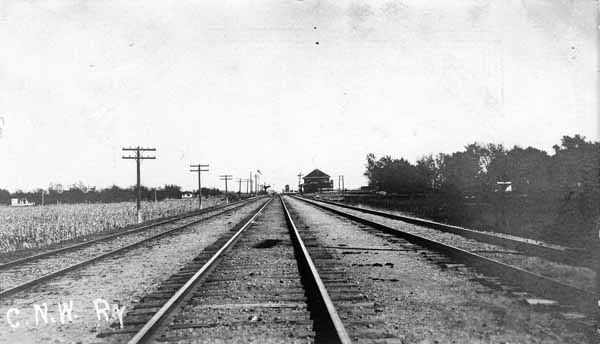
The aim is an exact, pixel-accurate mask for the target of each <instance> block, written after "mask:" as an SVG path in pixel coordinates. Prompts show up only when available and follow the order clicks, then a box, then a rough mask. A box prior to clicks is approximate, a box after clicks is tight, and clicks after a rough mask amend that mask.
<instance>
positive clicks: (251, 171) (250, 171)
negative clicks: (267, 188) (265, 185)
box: [249, 171, 254, 193]
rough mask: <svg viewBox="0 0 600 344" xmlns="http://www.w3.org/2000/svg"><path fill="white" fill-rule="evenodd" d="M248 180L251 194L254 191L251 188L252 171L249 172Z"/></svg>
mask: <svg viewBox="0 0 600 344" xmlns="http://www.w3.org/2000/svg"><path fill="white" fill-rule="evenodd" d="M249 180H250V193H252V192H253V190H254V189H253V188H252V171H250V179H249Z"/></svg>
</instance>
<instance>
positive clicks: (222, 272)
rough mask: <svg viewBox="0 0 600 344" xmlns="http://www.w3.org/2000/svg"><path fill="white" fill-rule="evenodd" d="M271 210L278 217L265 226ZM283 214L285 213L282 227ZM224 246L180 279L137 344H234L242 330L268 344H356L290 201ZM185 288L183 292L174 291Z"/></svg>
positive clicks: (252, 222)
mask: <svg viewBox="0 0 600 344" xmlns="http://www.w3.org/2000/svg"><path fill="white" fill-rule="evenodd" d="M269 205H270V208H269V211H270V212H271V213H270V214H271V216H269V217H267V215H263V216H262V217H260V218H259V215H260V214H261V212H263V211H265V209H266V208H267V207H268V206H269ZM276 208H282V209H283V213H284V214H283V215H284V217H285V219H283V222H282V219H281V217H282V216H281V213H280V212H278V211H277V210H275V209H276ZM286 227H287V229H286ZM286 233H287V234H286ZM276 238H277V239H276ZM223 241H224V240H221V244H219V245H218V247H215V248H213V250H216V252H212V253H211V255H210V256H208V255H206V253H205V254H204V255H203V254H201V255H200V256H198V257H197V258H196V259H197V260H204V263H203V264H202V266H200V267H198V268H197V269H196V268H194V269H192V268H190V267H187V268H185V269H184V270H183V271H181V272H180V273H179V274H177V275H175V276H173V278H172V280H171V282H169V283H170V284H169V287H168V288H167V289H169V290H171V291H172V294H171V295H172V296H171V297H170V298H169V299H168V300H166V301H165V302H164V303H163V305H162V307H160V309H158V311H156V312H155V313H154V315H153V316H152V317H151V318H150V319H149V320H147V321H144V322H143V324H141V325H142V326H141V328H140V329H139V330H137V331H136V333H135V335H134V336H133V338H131V340H130V341H129V343H130V344H136V343H146V342H155V341H164V340H166V341H178V342H181V341H183V342H187V341H201V340H204V341H212V340H219V339H220V340H222V341H228V340H232V338H231V337H227V336H232V335H234V334H233V332H235V331H239V329H240V328H243V329H244V330H243V331H242V332H243V333H244V335H245V336H258V337H257V338H263V339H267V338H268V340H269V342H271V341H275V342H313V341H316V342H324V343H350V342H351V340H350V337H349V335H348V333H347V332H346V330H345V328H344V325H343V323H342V320H341V319H340V317H339V315H338V313H337V310H336V308H335V306H334V303H333V301H332V299H331V298H330V296H329V293H328V291H327V290H326V289H325V284H324V282H323V280H322V279H321V276H320V275H319V272H318V271H317V268H316V267H315V263H314V262H313V259H312V258H311V256H310V255H309V252H308V250H307V247H306V245H305V244H304V242H303V240H302V238H301V237H300V234H299V232H298V230H297V228H296V227H295V225H294V222H293V221H292V218H291V216H290V213H289V211H288V209H287V207H286V206H285V203H284V202H283V199H281V205H280V206H278V205H277V204H274V203H272V200H270V201H269V202H268V203H267V204H265V205H264V206H263V207H261V208H260V209H259V210H258V211H257V212H256V214H254V215H253V216H252V217H251V218H250V219H249V220H248V221H247V222H245V224H243V225H242V226H241V227H240V228H239V229H237V230H236V231H235V233H233V234H232V235H231V236H230V237H229V238H228V239H227V240H226V242H224V243H223ZM196 259H195V260H196ZM267 261H271V262H273V263H272V264H267ZM184 276H186V278H185V282H184V283H183V281H184V278H183V277H184ZM178 281H180V282H181V283H183V284H182V286H180V287H178V288H176V289H174V288H172V284H173V283H180V282H178ZM246 283H247V284H246ZM241 285H246V286H247V290H240V289H239V288H240V286H241ZM200 287H201V288H200ZM163 293H166V290H165V291H164V292H163ZM236 295H237V296H236ZM250 301H253V302H250ZM161 302H162V301H161ZM249 302H250V303H249ZM151 306H152V305H151V304H150V305H148V307H151ZM144 309H145V308H144V307H143V305H142V307H140V311H142V312H143V310H144ZM199 310H200V313H199ZM248 312H249V313H248ZM132 314H133V315H134V316H135V315H136V314H138V316H139V314H142V313H136V310H134V311H133V313H132ZM248 314H250V318H249V319H244V317H246V318H248ZM252 314H255V315H252ZM216 315H218V316H216ZM128 316H129V314H128ZM221 318H223V320H219V319H221ZM126 321H127V317H126ZM135 323H136V324H137V323H138V322H135ZM236 324H237V325H236ZM232 326H233V327H232ZM223 329H224V330H223ZM202 331H208V333H210V334H206V333H204V332H202ZM202 333H204V334H203V335H202ZM207 336H210V337H207ZM261 336H262V337H261ZM265 336H266V337H265ZM251 339H252V338H245V337H244V338H237V340H239V341H245V340H251ZM254 339H256V338H254Z"/></svg>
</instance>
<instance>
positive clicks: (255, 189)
mask: <svg viewBox="0 0 600 344" xmlns="http://www.w3.org/2000/svg"><path fill="white" fill-rule="evenodd" d="M254 195H255V196H257V195H258V174H255V175H254Z"/></svg>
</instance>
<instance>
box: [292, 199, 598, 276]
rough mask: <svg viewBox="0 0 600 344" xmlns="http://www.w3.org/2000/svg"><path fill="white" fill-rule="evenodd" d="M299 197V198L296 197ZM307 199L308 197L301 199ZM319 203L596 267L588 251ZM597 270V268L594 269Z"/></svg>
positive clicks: (558, 260)
mask: <svg viewBox="0 0 600 344" xmlns="http://www.w3.org/2000/svg"><path fill="white" fill-rule="evenodd" d="M296 197H298V196H296ZM301 198H306V197H301ZM307 199H311V200H314V201H318V202H323V203H327V204H331V205H335V206H338V207H342V208H346V209H352V210H355V211H360V212H363V213H367V214H371V215H377V216H382V217H386V218H390V219H393V220H400V221H403V222H406V223H410V224H413V225H418V226H424V227H428V228H432V229H436V230H439V231H442V232H447V233H452V234H456V235H460V236H463V237H465V238H470V239H474V240H477V241H481V242H486V243H489V244H493V245H499V246H503V247H506V248H509V249H513V250H518V251H523V252H527V254H529V255H535V256H538V257H542V258H546V259H549V260H552V261H555V262H560V263H567V264H572V265H576V266H586V267H594V266H593V262H592V261H591V259H592V257H591V255H590V253H589V252H587V251H580V250H577V249H573V248H569V247H560V246H556V247H553V246H548V245H544V244H536V243H531V242H526V241H522V240H518V239H513V238H509V237H503V236H499V235H495V234H494V233H486V232H483V231H478V230H473V229H469V228H464V227H460V226H453V225H448V224H445V223H440V222H435V221H430V220H426V219H421V218H418V217H412V216H406V215H397V214H390V213H386V212H383V211H377V210H372V209H365V208H360V207H355V206H351V205H348V204H343V203H339V202H333V201H329V200H321V199H319V200H317V199H312V198H307ZM594 268H595V267H594Z"/></svg>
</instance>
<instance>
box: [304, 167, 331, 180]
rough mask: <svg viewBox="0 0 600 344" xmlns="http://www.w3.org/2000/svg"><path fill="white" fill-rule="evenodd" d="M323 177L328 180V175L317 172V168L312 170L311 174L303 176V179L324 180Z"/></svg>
mask: <svg viewBox="0 0 600 344" xmlns="http://www.w3.org/2000/svg"><path fill="white" fill-rule="evenodd" d="M324 177H327V178H329V175H328V174H327V173H325V172H323V171H321V170H319V169H318V168H315V169H314V170H312V172H311V173H309V174H307V175H305V176H304V178H303V179H306V178H324Z"/></svg>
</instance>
